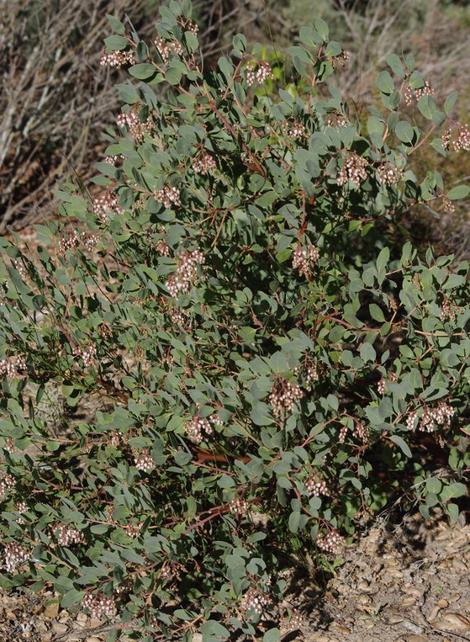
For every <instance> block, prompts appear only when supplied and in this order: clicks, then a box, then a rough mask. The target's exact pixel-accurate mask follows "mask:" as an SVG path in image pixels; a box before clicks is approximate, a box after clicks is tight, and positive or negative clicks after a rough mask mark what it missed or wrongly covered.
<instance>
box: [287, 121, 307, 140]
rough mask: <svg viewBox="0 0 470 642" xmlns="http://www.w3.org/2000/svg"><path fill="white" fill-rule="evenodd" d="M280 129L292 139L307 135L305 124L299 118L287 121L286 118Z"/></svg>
mask: <svg viewBox="0 0 470 642" xmlns="http://www.w3.org/2000/svg"><path fill="white" fill-rule="evenodd" d="M282 129H283V131H284V133H285V135H286V136H288V137H289V138H293V139H294V140H297V139H299V138H305V136H306V135H307V130H306V128H305V125H304V124H303V123H301V122H300V120H294V121H293V122H289V121H288V120H286V121H285V122H284V124H283V127H282Z"/></svg>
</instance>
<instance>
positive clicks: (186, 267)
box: [166, 250, 205, 297]
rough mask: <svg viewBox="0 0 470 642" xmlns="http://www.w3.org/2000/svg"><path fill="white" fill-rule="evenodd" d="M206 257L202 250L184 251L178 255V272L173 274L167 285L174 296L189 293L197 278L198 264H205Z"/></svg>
mask: <svg viewBox="0 0 470 642" xmlns="http://www.w3.org/2000/svg"><path fill="white" fill-rule="evenodd" d="M204 262H205V258H204V255H203V253H202V252H201V251H200V250H193V251H191V252H184V253H183V254H180V255H179V256H178V265H177V268H176V272H175V273H174V274H172V275H171V276H170V277H169V278H168V280H167V282H166V287H167V289H168V291H169V293H170V295H171V296H172V297H176V296H178V294H180V293H183V294H185V293H188V292H189V291H190V290H191V287H192V286H193V285H194V283H195V281H196V279H197V270H198V266H200V265H204Z"/></svg>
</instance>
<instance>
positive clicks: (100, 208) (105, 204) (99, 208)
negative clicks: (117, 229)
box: [92, 191, 122, 223]
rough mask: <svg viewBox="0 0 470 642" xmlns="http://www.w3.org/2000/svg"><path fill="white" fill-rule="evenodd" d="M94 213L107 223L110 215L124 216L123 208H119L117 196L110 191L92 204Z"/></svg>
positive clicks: (97, 197)
mask: <svg viewBox="0 0 470 642" xmlns="http://www.w3.org/2000/svg"><path fill="white" fill-rule="evenodd" d="M92 209H93V213H94V214H96V216H98V217H99V218H100V220H101V221H102V222H103V223H105V222H106V221H107V220H108V214H109V213H110V212H114V213H115V214H122V208H121V207H120V206H119V201H118V199H117V196H116V194H113V193H112V192H110V191H106V192H103V193H102V194H100V195H99V196H96V197H95V198H94V199H93V203H92Z"/></svg>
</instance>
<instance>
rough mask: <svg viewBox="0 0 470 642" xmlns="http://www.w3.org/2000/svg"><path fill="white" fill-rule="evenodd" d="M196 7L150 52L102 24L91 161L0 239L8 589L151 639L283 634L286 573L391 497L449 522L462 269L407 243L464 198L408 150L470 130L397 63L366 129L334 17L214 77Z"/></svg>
mask: <svg viewBox="0 0 470 642" xmlns="http://www.w3.org/2000/svg"><path fill="white" fill-rule="evenodd" d="M190 16H191V9H190V6H189V4H188V3H186V2H185V3H183V5H180V4H179V3H177V2H172V3H171V4H170V6H169V7H164V8H162V10H161V20H160V22H159V23H158V24H157V27H156V31H155V33H154V34H153V35H152V38H151V40H148V41H144V40H142V39H141V38H140V37H139V36H138V35H137V34H136V33H135V32H133V31H129V30H128V28H127V27H126V25H124V24H123V23H121V22H120V21H118V20H117V19H115V18H113V19H111V25H112V27H113V30H114V35H113V36H111V37H109V38H108V40H107V50H108V51H107V55H108V56H109V57H108V58H107V61H108V62H110V63H111V64H121V63H123V65H124V66H125V67H128V71H129V76H130V78H129V80H128V81H127V82H124V83H120V84H118V86H117V91H118V95H119V97H120V100H121V102H122V111H121V113H120V114H118V115H117V117H116V125H115V127H114V131H113V133H112V135H111V133H110V140H109V146H108V148H107V150H106V157H105V158H104V159H103V161H102V162H100V163H98V166H97V168H98V175H97V176H96V177H95V178H94V179H93V181H91V182H90V183H89V184H88V185H87V187H86V188H84V189H83V190H81V191H79V190H77V189H76V188H75V187H74V186H73V185H69V186H68V188H67V187H66V188H64V189H63V190H62V192H61V194H60V196H61V199H62V203H63V204H62V207H61V212H60V218H59V219H58V220H57V221H55V222H52V223H50V224H49V225H42V226H38V228H37V234H38V245H37V247H36V248H33V247H30V248H27V249H26V251H20V250H19V249H18V247H17V244H15V243H14V242H10V241H7V240H5V239H3V240H2V241H1V246H2V250H3V252H4V255H5V259H4V260H3V262H2V264H1V266H0V269H1V274H0V277H1V280H2V281H4V286H3V292H2V300H1V305H0V320H1V321H0V357H1V360H0V374H1V376H2V391H3V397H2V401H1V416H2V418H1V420H0V440H1V441H0V444H1V447H2V453H3V457H2V463H1V470H2V478H1V480H0V489H1V494H2V501H3V512H2V521H1V526H0V528H1V532H2V540H3V555H4V557H3V568H4V572H3V573H2V575H1V576H0V581H1V584H2V586H4V587H14V586H19V585H25V584H26V585H29V586H32V587H33V589H35V590H41V589H42V588H43V587H46V586H47V587H48V588H53V589H54V590H55V591H57V592H58V593H60V594H61V600H62V602H61V603H62V606H63V607H65V608H86V609H88V610H89V611H91V613H93V614H94V615H97V616H99V617H107V618H116V619H117V621H118V622H121V623H131V624H130V625H129V626H130V628H131V629H132V627H134V631H135V637H136V639H141V640H146V639H148V640H150V639H165V640H168V639H172V637H174V638H175V639H188V640H189V639H191V635H192V633H193V632H194V631H195V630H197V629H201V630H202V633H203V638H204V640H217V639H228V636H229V632H230V631H233V630H239V631H242V632H243V633H244V634H245V635H259V634H261V635H264V636H265V638H264V639H265V640H266V642H269V641H273V640H276V639H278V638H279V631H280V629H279V627H280V626H283V625H284V624H283V623H284V619H285V618H286V617H287V618H289V617H291V616H292V613H289V610H288V609H287V608H284V606H282V607H281V606H280V604H281V597H282V596H283V595H284V594H285V592H286V591H288V589H289V583H288V581H287V577H288V575H287V576H286V572H289V569H292V568H296V567H300V568H302V567H304V566H306V565H307V564H310V565H313V566H314V567H321V568H324V569H327V570H328V569H332V568H334V566H335V564H338V563H340V555H341V549H342V547H343V546H344V545H345V542H346V541H347V540H350V539H351V540H352V538H353V536H354V533H355V531H356V530H357V529H361V528H364V527H365V526H366V525H367V524H368V523H369V521H370V519H371V517H372V516H373V515H374V513H376V512H377V511H379V510H382V509H383V508H384V507H388V506H390V505H392V504H393V503H395V502H401V503H402V504H403V505H404V506H409V505H411V504H412V503H415V502H416V503H419V507H420V511H421V512H422V514H423V515H424V516H425V517H428V516H430V514H431V512H432V510H433V509H434V507H436V506H441V507H442V508H443V509H444V510H445V511H446V512H447V514H448V516H449V518H450V519H451V520H453V521H455V520H456V519H457V518H458V513H459V502H460V501H461V498H462V497H463V496H464V495H465V493H466V487H465V478H464V471H465V469H466V468H468V454H466V447H467V443H468V416H467V415H466V412H467V411H468V409H467V406H466V399H467V398H468V392H469V373H470V369H469V354H470V341H469V338H468V319H469V307H468V302H469V301H468V298H469V289H468V279H467V277H468V265H467V264H466V263H456V262H455V261H454V260H453V257H452V256H444V257H438V258H435V257H434V255H433V252H432V251H431V250H430V249H429V250H428V251H427V253H426V254H425V255H423V256H420V255H419V253H418V252H417V251H416V249H414V248H413V246H412V245H411V244H410V243H404V244H402V246H401V247H399V246H398V245H397V239H400V238H401V236H400V234H401V232H400V222H401V220H402V217H403V215H404V213H405V212H407V211H408V210H409V208H410V206H412V205H414V204H416V203H421V204H425V205H426V206H427V207H428V208H430V209H433V208H434V207H435V206H436V204H438V203H445V204H446V206H447V207H450V204H451V203H452V202H453V201H454V200H457V199H459V198H463V197H465V196H466V195H467V193H468V188H467V187H466V186H464V185H459V186H456V187H452V189H450V190H449V189H447V188H446V187H445V185H444V182H443V180H442V177H441V175H440V174H439V173H438V172H437V171H435V170H434V169H432V167H430V166H428V167H427V168H426V173H424V172H423V174H422V175H416V174H415V173H414V172H413V171H412V169H410V159H412V158H413V155H414V154H415V152H416V151H417V150H418V149H420V148H421V147H422V146H425V145H428V144H429V145H430V146H431V149H434V150H436V151H438V152H439V153H440V154H441V155H442V156H443V157H444V156H446V155H447V153H448V152H451V153H452V154H454V153H458V154H463V153H464V152H465V150H468V145H469V140H468V129H466V126H465V125H464V124H462V123H459V122H454V121H450V122H445V121H446V114H448V113H450V112H451V110H452V108H453V104H454V101H455V96H451V97H448V98H446V99H445V100H441V99H438V98H437V97H434V96H432V95H430V92H429V91H428V89H427V85H426V79H425V78H423V77H422V76H421V74H420V73H419V72H418V71H417V70H415V69H414V68H413V61H412V59H411V58H410V57H405V58H400V57H399V56H396V55H394V56H390V57H389V58H388V65H389V68H388V70H385V69H384V70H383V71H381V72H380V74H379V76H378V80H377V85H376V86H377V90H378V91H379V93H380V98H381V103H382V106H381V109H380V110H379V109H377V108H375V107H374V108H372V109H371V111H370V113H369V115H368V117H367V118H366V119H358V118H356V117H355V116H354V115H353V114H352V112H351V111H350V110H348V106H347V104H344V102H343V101H342V97H341V95H340V93H339V92H338V91H336V90H335V89H334V87H333V85H331V84H330V81H331V78H332V76H333V75H334V73H335V69H336V68H337V67H338V66H342V65H344V64H347V62H348V61H347V55H346V54H345V52H344V50H343V49H342V48H341V46H340V45H339V44H338V43H337V42H335V41H331V40H330V39H329V32H328V27H327V25H326V23H325V22H323V21H322V20H321V19H319V20H317V21H315V22H314V23H313V25H310V26H307V27H304V28H302V29H301V31H300V36H299V39H298V42H296V44H295V45H294V46H292V47H289V49H288V50H287V52H285V53H280V54H278V55H277V57H276V58H275V63H274V64H273V65H272V66H271V65H270V64H269V63H268V62H267V60H266V59H263V51H262V50H261V49H259V48H258V49H256V48H255V50H254V52H253V53H248V50H247V43H246V39H245V38H244V37H243V36H236V37H235V38H234V40H233V50H232V52H231V56H230V58H228V57H222V58H220V59H219V61H218V66H217V69H215V70H213V71H211V72H206V73H204V72H203V70H202V69H201V66H200V57H199V50H198V36H197V27H196V24H195V23H194V22H193V21H192V19H191V17H190ZM278 59H279V60H282V61H283V62H282V64H280V63H278V62H276V61H277V60H278ZM130 63H131V64H130ZM268 88H269V91H268ZM405 103H409V105H413V106H414V109H416V110H418V112H419V113H420V115H421V116H420V117H422V118H423V119H424V120H425V122H426V130H425V131H422V130H421V128H420V127H419V126H418V124H417V123H418V121H417V120H414V119H413V120H410V119H409V117H408V116H406V115H405V114H404V113H403V112H402V107H403V105H404V104H405ZM283 604H285V602H284V603H283ZM117 635H118V633H117V628H116V629H114V630H113V631H112V632H111V633H110V639H115V638H116V637H117ZM145 636H147V637H145Z"/></svg>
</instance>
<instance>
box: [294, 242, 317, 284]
mask: <svg viewBox="0 0 470 642" xmlns="http://www.w3.org/2000/svg"><path fill="white" fill-rule="evenodd" d="M319 257H320V253H319V251H318V249H317V248H316V247H315V245H309V246H307V247H304V246H303V245H302V244H301V243H297V244H296V246H295V247H294V252H293V254H292V267H293V268H294V270H297V271H298V272H299V274H300V275H301V276H304V277H305V278H309V277H310V276H311V275H312V272H313V269H314V267H315V264H316V262H317V261H318V259H319Z"/></svg>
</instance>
